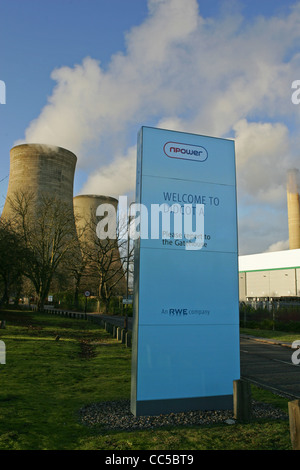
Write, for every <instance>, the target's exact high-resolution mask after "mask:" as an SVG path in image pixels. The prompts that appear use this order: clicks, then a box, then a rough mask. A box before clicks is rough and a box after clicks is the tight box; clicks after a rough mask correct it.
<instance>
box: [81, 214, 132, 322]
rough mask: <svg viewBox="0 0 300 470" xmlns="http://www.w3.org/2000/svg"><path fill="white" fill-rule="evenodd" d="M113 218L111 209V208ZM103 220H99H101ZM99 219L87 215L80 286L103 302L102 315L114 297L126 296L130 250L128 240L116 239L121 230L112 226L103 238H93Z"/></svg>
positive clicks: (94, 215) (83, 238)
mask: <svg viewBox="0 0 300 470" xmlns="http://www.w3.org/2000/svg"><path fill="white" fill-rule="evenodd" d="M112 212H113V216H112V217H115V216H114V209H113V207H112ZM102 219H103V217H102ZM99 220H101V217H100V218H99V216H98V217H97V216H96V214H90V216H89V217H88V222H87V226H86V227H85V232H84V236H83V237H82V240H81V242H82V243H83V245H82V252H83V259H84V260H85V261H84V262H85V268H84V273H83V283H84V285H85V287H86V288H88V289H89V290H92V291H94V292H95V293H97V296H98V297H99V299H101V300H102V301H103V302H104V305H105V312H106V313H107V312H108V309H109V303H110V300H111V298H112V297H113V296H114V295H124V294H125V293H126V276H127V270H128V267H129V266H130V263H129V262H128V260H129V258H130V259H131V258H132V253H133V249H132V247H131V246H130V249H128V246H127V242H128V240H127V239H126V238H125V239H123V238H122V237H121V236H120V233H121V231H120V230H119V228H117V227H116V230H115V233H114V230H110V231H108V232H107V236H106V237H105V236H102V237H99V236H97V225H98V224H99Z"/></svg>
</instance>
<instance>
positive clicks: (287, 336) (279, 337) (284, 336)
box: [240, 328, 300, 343]
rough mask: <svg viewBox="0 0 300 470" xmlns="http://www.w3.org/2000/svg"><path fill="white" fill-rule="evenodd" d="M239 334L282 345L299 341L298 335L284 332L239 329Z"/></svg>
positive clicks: (299, 336)
mask: <svg viewBox="0 0 300 470" xmlns="http://www.w3.org/2000/svg"><path fill="white" fill-rule="evenodd" d="M240 331H241V333H244V334H246V335H251V336H257V337H259V338H267V339H275V340H276V341H283V342H284V343H292V342H293V341H296V340H300V334H299V333H290V332H289V333H286V332H284V331H276V330H260V329H258V328H257V329H256V328H241V330H240Z"/></svg>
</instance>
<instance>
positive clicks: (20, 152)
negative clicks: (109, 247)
mask: <svg viewBox="0 0 300 470" xmlns="http://www.w3.org/2000/svg"><path fill="white" fill-rule="evenodd" d="M76 162H77V157H76V155H75V154H74V153H72V152H71V151H69V150H67V149H64V148H62V147H56V146H52V145H44V144H21V145H17V146H15V147H13V148H12V149H11V151H10V175H9V183H8V190H7V197H6V200H5V205H4V208H3V211H2V215H1V218H2V219H3V220H5V221H8V222H11V221H13V220H14V218H15V217H16V212H15V209H14V207H13V205H12V202H14V201H15V200H16V197H18V195H28V201H29V203H30V207H31V211H32V213H33V215H35V214H36V215H37V214H38V211H39V203H40V201H41V200H42V199H43V198H45V197H47V196H49V197H50V198H55V199H56V200H58V201H59V202H61V203H62V205H63V206H64V207H65V208H66V209H68V210H70V211H72V212H71V213H72V214H73V222H72V227H70V234H71V236H73V237H76V238H78V240H79V246H80V240H84V242H85V243H92V244H93V243H94V244H95V243H96V241H97V238H96V232H95V228H96V226H95V223H94V222H95V221H96V209H97V207H98V206H99V205H100V204H104V203H106V204H107V203H108V204H112V205H113V207H114V208H115V212H116V213H117V207H118V200H117V199H115V198H112V197H109V196H101V195H82V196H76V197H74V194H73V192H74V176H75V168H76ZM115 222H116V221H115ZM83 229H84V230H83ZM81 235H82V236H81ZM114 259H115V263H116V264H118V265H119V266H120V263H121V260H120V256H119V257H118V252H117V251H115V252H114ZM122 285H125V281H123V284H122ZM123 290H124V289H123Z"/></svg>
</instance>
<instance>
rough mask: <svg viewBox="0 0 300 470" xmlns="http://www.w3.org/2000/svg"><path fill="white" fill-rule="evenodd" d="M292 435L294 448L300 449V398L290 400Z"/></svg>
mask: <svg viewBox="0 0 300 470" xmlns="http://www.w3.org/2000/svg"><path fill="white" fill-rule="evenodd" d="M288 409H289V423H290V436H291V442H292V447H293V449H294V450H300V400H293V401H289V402H288Z"/></svg>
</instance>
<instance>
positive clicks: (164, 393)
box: [131, 127, 240, 416]
mask: <svg viewBox="0 0 300 470" xmlns="http://www.w3.org/2000/svg"><path fill="white" fill-rule="evenodd" d="M136 203H139V204H142V205H143V207H144V206H145V208H146V209H147V210H146V211H145V210H144V211H141V212H143V217H141V220H140V227H139V228H140V233H141V235H142V236H140V237H139V238H137V239H136V241H135V244H136V245H135V270H134V305H133V308H134V319H133V344H132V383H131V411H132V413H133V414H134V415H136V416H140V415H156V414H161V413H169V412H179V411H185V410H193V409H207V410H211V409H230V408H232V406H233V381H234V380H237V379H239V378H240V357H239V303H238V249H237V209H236V176H235V151H234V142H233V141H232V140H227V139H219V138H213V137H207V136H201V135H194V134H188V133H183V132H174V131H168V130H163V129H157V128H150V127H142V129H141V130H140V133H139V136H138V159H137V186H136ZM172 206H173V209H172ZM168 207H170V208H171V212H169V213H168V211H167V210H166V208H168ZM178 208H180V209H181V219H180V218H179V219H178V218H177V219H176V211H177V215H178ZM172 210H173V212H172ZM197 216H198V219H197ZM168 217H169V219H168ZM189 217H192V219H191V218H189ZM180 220H181V222H182V230H180ZM199 221H200V222H199ZM198 222H199V226H198V229H197V223H198ZM168 224H169V225H168ZM186 227H188V229H187V228H186Z"/></svg>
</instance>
